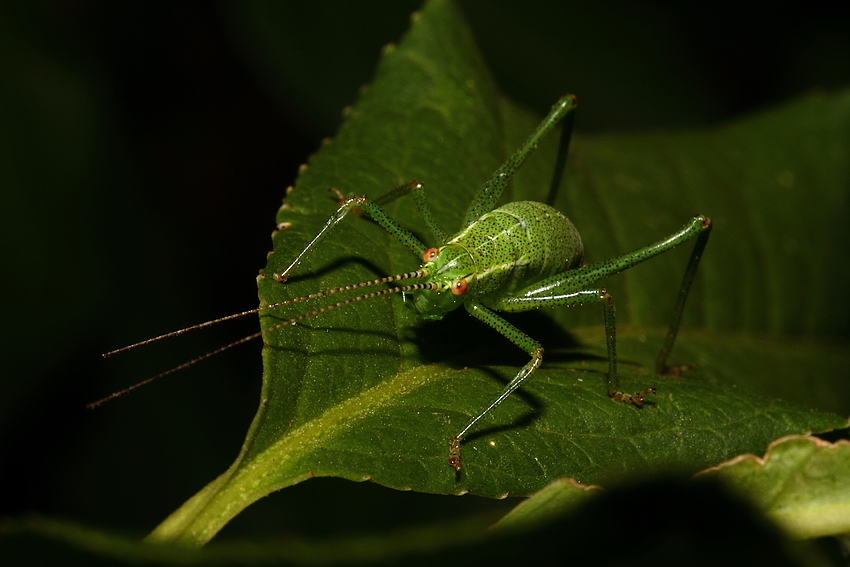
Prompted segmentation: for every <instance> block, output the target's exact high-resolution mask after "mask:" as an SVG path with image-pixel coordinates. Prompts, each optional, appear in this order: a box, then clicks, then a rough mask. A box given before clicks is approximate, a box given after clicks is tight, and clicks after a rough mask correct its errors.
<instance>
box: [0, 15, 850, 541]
mask: <svg viewBox="0 0 850 567" xmlns="http://www.w3.org/2000/svg"><path fill="white" fill-rule="evenodd" d="M281 4H282V5H281ZM292 4H293V5H292V6H291V7H290V6H289V3H277V2H250V3H241V2H204V1H191V2H165V1H148V2H138V3H129V2H107V1H91V0H89V1H86V0H78V1H70V2H69V1H58V0H57V1H45V0H42V1H34V2H25V1H11V2H4V3H3V4H2V5H0V58H2V59H0V65H2V67H0V236H2V246H3V255H2V261H0V270H2V271H0V275H1V276H2V280H0V281H2V284H0V285H2V288H0V289H2V290H3V293H2V298H3V299H2V301H3V327H2V332H3V337H2V338H3V341H2V366H0V376H2V378H0V388H2V389H0V516H2V515H7V514H14V515H17V514H21V513H26V512H38V513H41V514H45V515H50V516H54V517H60V518H68V519H73V520H75V521H79V522H82V523H86V524H95V525H102V526H107V527H110V528H115V529H120V530H127V531H128V532H129V533H133V534H143V533H145V532H146V531H148V530H150V529H152V528H153V527H154V526H155V525H156V524H158V523H159V522H160V521H161V520H162V519H164V518H165V516H166V515H167V514H168V513H170V512H171V511H173V510H174V509H176V508H177V507H178V506H179V505H180V504H182V503H183V502H184V501H185V500H186V499H187V498H188V497H190V496H192V495H193V494H195V493H196V492H197V491H198V490H200V488H202V487H203V486H204V485H205V484H206V483H207V482H209V481H211V480H212V479H213V478H215V476H216V475H218V474H220V473H221V472H223V471H224V470H225V469H226V467H227V466H228V465H229V464H230V463H231V462H232V461H233V459H234V458H235V456H236V454H237V452H238V450H239V447H240V446H241V442H242V439H243V438H244V434H245V431H246V430H247V428H248V425H249V423H250V420H251V418H252V417H253V414H254V411H255V409H256V403H257V398H258V395H259V390H260V356H259V352H260V345H259V343H258V344H254V345H250V346H246V347H242V348H240V349H237V351H235V352H231V353H228V354H227V355H222V356H219V357H217V358H216V359H214V360H212V361H208V362H206V363H204V364H202V365H199V366H198V367H195V368H193V369H191V370H187V371H184V372H181V373H179V374H176V375H173V376H169V377H167V378H164V379H162V380H161V381H160V382H159V383H155V384H153V385H150V386H147V387H145V388H142V389H140V390H139V391H137V392H135V393H133V394H131V395H128V396H126V397H125V398H122V399H120V400H116V401H113V402H112V403H109V404H106V405H105V406H103V407H101V408H98V409H97V410H95V411H88V410H86V409H85V404H86V403H88V402H91V401H93V400H96V399H98V398H101V397H103V396H104V395H107V394H109V393H111V392H112V391H115V390H117V389H121V388H124V387H126V386H128V385H130V384H132V383H134V382H137V381H139V380H141V379H144V378H146V377H148V376H150V375H153V374H156V373H158V372H160V371H161V370H164V369H166V368H169V367H171V366H174V365H176V364H179V363H181V362H184V361H185V360H187V359H189V358H191V357H193V356H196V355H198V354H202V353H204V352H206V351H208V350H211V349H212V348H214V347H216V346H218V345H220V344H223V343H226V342H228V341H230V340H233V339H234V338H238V337H239V336H242V335H243V334H247V333H249V332H253V330H254V329H255V327H256V320H255V319H254V320H251V321H247V322H246V324H244V325H242V326H241V327H240V326H239V324H236V323H233V324H226V325H223V326H222V327H221V328H216V329H211V330H208V331H203V332H198V333H193V334H191V335H190V336H188V337H185V338H180V339H174V340H171V341H167V343H166V344H161V345H155V346H149V347H146V348H144V349H142V350H139V351H136V352H131V353H126V354H123V355H121V356H120V357H115V358H112V359H109V360H106V361H104V360H102V359H101V358H100V356H99V354H100V353H102V352H104V351H107V350H110V349H113V348H117V347H119V346H123V345H125V344H128V343H132V342H135V341H137V340H141V339H144V338H147V337H150V336H154V335H157V334H159V333H162V332H165V331H170V330H174V329H177V328H181V327H184V326H187V325H190V324H193V323H197V322H201V321H205V320H207V319H211V318H215V317H219V316H222V315H226V314H229V313H232V312H236V311H242V310H245V309H249V308H251V307H254V306H255V305H256V303H257V300H256V286H255V281H254V278H255V276H256V274H257V272H258V270H259V269H260V268H261V267H262V266H263V264H264V261H265V254H266V252H267V251H268V250H269V249H270V247H271V240H270V234H271V232H272V230H273V228H274V216H275V212H276V211H277V208H278V207H279V205H280V200H281V198H282V197H283V194H284V190H285V188H286V187H287V186H288V185H289V184H291V183H292V182H293V181H294V179H295V176H296V174H297V170H298V166H299V164H301V163H304V162H305V161H306V159H307V157H308V156H309V154H310V153H311V152H313V151H315V149H316V148H317V147H318V145H319V143H320V141H321V139H322V138H324V137H328V136H333V135H334V133H335V131H336V128H337V127H338V126H339V123H340V121H341V111H342V109H343V107H345V106H346V105H351V104H353V103H354V102H355V101H356V98H357V92H358V89H359V87H360V86H361V85H363V84H366V83H368V82H369V80H370V78H371V76H372V73H373V71H374V68H375V65H376V62H377V59H378V57H379V52H380V48H381V47H382V46H383V45H385V44H386V43H388V42H391V41H397V40H398V39H399V38H400V36H401V34H402V33H403V32H404V31H405V29H406V28H407V26H408V21H409V20H408V18H409V14H410V13H411V12H412V11H414V10H415V9H416V8H417V7H418V6H419V2H406V1H391V2H390V1H385V2H371V3H348V2H312V3H310V5H309V6H305V5H303V4H306V3H298V5H297V6H296V5H295V4H294V3H292ZM363 4H365V5H363ZM757 5H758V6H761V5H762V3H740V2H733V1H721V2H714V3H683V2H678V1H675V0H655V1H651V0H646V1H642V2H586V3H573V4H569V5H565V6H564V7H563V8H558V9H556V10H555V11H552V10H551V9H549V8H544V7H542V6H538V5H537V4H536V3H530V2H524V3H516V2H489V1H488V2H484V1H483V0H468V1H463V2H460V7H461V9H462V11H463V12H464V14H465V15H466V17H467V19H468V21H469V23H470V24H471V26H472V28H473V30H474V33H475V35H476V38H477V40H478V41H479V45H480V47H481V49H482V52H483V54H484V57H485V59H486V60H487V61H488V62H489V63H490V64H491V68H492V70H493V73H494V75H495V78H496V81H497V82H498V84H499V85H500V86H501V88H502V89H503V91H504V92H505V93H506V94H507V95H509V96H511V97H513V98H514V99H516V100H518V101H519V102H521V103H522V104H525V105H527V106H528V107H530V108H532V109H534V110H536V111H538V112H540V113H543V112H544V111H545V110H546V109H547V108H548V106H549V105H550V104H551V103H552V102H553V101H554V100H556V98H557V97H558V96H559V95H561V94H563V93H565V92H574V93H576V94H578V95H579V97H580V100H581V104H582V106H581V111H580V114H579V116H578V119H577V120H578V121H577V130H578V131H579V132H580V133H584V134H588V133H596V132H603V131H611V130H618V131H622V130H636V129H648V128H649V129H669V128H689V127H703V126H705V125H711V124H716V123H719V122H722V121H723V120H725V119H729V118H731V117H735V116H738V115H740V114H742V113H746V112H748V111H752V110H756V109H760V108H763V107H765V106H766V105H769V104H772V103H777V102H780V101H783V100H785V99H787V98H788V97H792V96H795V95H800V94H803V93H806V92H808V91H810V90H811V89H818V88H821V89H832V88H838V87H841V86H846V85H847V84H850V57H848V54H850V18H848V13H847V7H846V6H844V7H838V6H837V5H833V6H832V7H830V8H827V7H825V6H826V5H825V4H824V5H823V6H822V5H820V4H819V3H817V2H808V3H797V4H792V5H790V6H786V7H785V8H783V11H777V10H776V8H775V7H774V8H772V9H771V11H766V10H764V9H762V8H760V7H757ZM343 495H344V498H345V499H346V500H345V501H346V502H348V503H349V504H346V505H345V506H342V507H340V508H341V509H340V510H339V511H338V512H337V513H335V514H333V515H332V517H330V518H329V517H328V515H327V509H323V508H322V507H321V506H316V503H317V501H318V499H319V498H325V497H328V498H332V499H334V498H342V497H343ZM447 500H449V501H450V502H451V503H450V504H448V505H450V506H457V507H460V506H464V507H478V506H480V507H489V506H491V505H492V506H505V505H507V506H512V503H498V502H495V503H490V502H486V501H479V500H478V499H473V498H471V497H466V498H464V499H445V498H441V497H431V496H426V495H414V494H406V493H396V492H393V491H388V490H385V489H382V488H379V487H376V486H373V485H369V484H360V485H354V486H352V484H351V483H347V482H343V481H336V480H329V479H325V480H315V481H311V482H309V483H304V485H301V486H299V487H295V488H293V489H290V490H287V491H284V493H282V494H277V495H274V496H272V497H271V498H268V499H265V500H264V501H262V502H260V503H258V504H257V505H255V506H253V507H251V508H250V509H249V510H248V511H246V513H245V514H244V515H243V516H242V517H240V518H237V520H236V521H235V522H233V524H231V525H230V526H228V528H227V529H226V530H225V533H228V534H230V535H235V534H245V535H246V536H247V535H249V534H250V535H255V534H257V533H265V534H275V533H281V532H287V531H292V532H297V533H306V534H311V533H323V534H328V533H329V532H330V533H332V532H334V531H337V530H338V531H344V530H350V529H351V526H352V525H359V526H361V527H362V528H364V529H365V527H366V526H368V525H370V524H372V525H397V524H398V523H400V522H404V521H407V519H406V517H407V516H409V506H410V503H411V502H413V501H415V502H422V503H425V504H429V503H437V502H439V504H436V505H437V506H443V505H444V504H443V503H444V502H446V501H447ZM375 502H380V504H379V505H376V504H375ZM458 509H459V508H458ZM296 510H297V513H294V511H296ZM369 510H373V511H375V516H374V517H369V516H366V514H367V513H368V511H369ZM435 513H436V512H435ZM424 519H425V518H423V516H422V514H417V516H416V518H415V520H416V521H417V522H421V521H424ZM410 520H411V521H412V520H413V518H410Z"/></svg>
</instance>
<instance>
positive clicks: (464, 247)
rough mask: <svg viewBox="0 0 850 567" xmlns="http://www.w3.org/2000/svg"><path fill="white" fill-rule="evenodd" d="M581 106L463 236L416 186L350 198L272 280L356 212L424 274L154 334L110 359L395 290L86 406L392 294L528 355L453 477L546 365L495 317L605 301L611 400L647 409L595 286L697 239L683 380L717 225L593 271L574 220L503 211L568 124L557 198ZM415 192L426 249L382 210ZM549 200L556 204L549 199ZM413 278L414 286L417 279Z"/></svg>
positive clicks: (539, 206)
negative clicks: (498, 411)
mask: <svg viewBox="0 0 850 567" xmlns="http://www.w3.org/2000/svg"><path fill="white" fill-rule="evenodd" d="M575 107H576V99H575V97H574V96H572V95H567V96H564V97H563V98H561V99H560V100H559V101H558V102H557V103H556V104H555V105H554V106H553V107H552V110H551V111H550V112H549V114H548V115H547V116H546V118H544V119H543V122H541V123H540V125H539V126H538V127H537V128H536V129H535V130H534V132H533V133H532V134H531V135H530V136H529V137H528V139H527V140H526V141H525V142H524V143H523V144H522V146H520V147H519V149H517V150H516V151H515V152H514V154H513V155H512V156H511V157H510V158H509V159H508V160H507V161H506V162H505V163H504V164H503V165H502V166H501V167H500V168H499V169H497V170H496V171H495V172H494V173H493V174H492V175H491V176H490V178H489V179H487V181H486V182H485V183H484V185H483V186H482V188H481V189H480V190H479V191H478V193H477V194H476V195H475V197H474V198H473V200H472V203H471V204H470V205H469V208H468V209H467V210H466V213H465V215H464V219H463V224H462V228H461V230H460V232H458V233H457V234H454V235H451V236H449V235H447V234H446V233H445V232H443V230H442V229H441V228H440V227H439V226H438V225H437V222H436V220H435V219H434V216H433V215H432V214H431V210H430V207H429V205H428V201H427V198H426V195H425V190H424V188H423V185H422V184H421V183H419V182H418V181H410V182H409V183H406V184H404V185H402V186H400V187H397V188H396V189H394V190H393V191H390V192H389V193H387V194H386V195H384V196H382V197H380V198H378V199H369V198H367V197H365V196H357V197H351V198H348V199H345V200H344V202H342V203H341V204H340V206H339V208H338V209H337V211H336V212H335V213H334V214H333V215H332V216H331V217H330V219H328V221H327V223H326V224H325V226H324V227H323V228H322V229H321V230H320V231H319V233H318V234H317V235H316V236H315V237H314V238H313V239H312V240H311V241H310V243H309V244H307V246H306V247H305V248H304V249H303V250H302V251H301V252H300V253H299V254H298V255H297V256H296V257H295V259H294V260H293V261H292V263H291V264H290V265H289V267H287V268H286V269H285V270H284V271H283V272H281V273H279V274H274V276H273V277H274V279H275V280H276V281H277V282H280V283H284V282H286V280H287V279H288V278H289V277H290V275H291V273H292V271H293V270H294V269H295V268H296V266H298V264H299V263H300V262H301V260H302V259H303V258H304V257H305V256H306V255H307V254H308V253H309V252H310V251H311V250H312V249H313V248H314V247H315V246H316V245H317V244H319V242H321V241H322V240H323V239H324V238H325V237H326V236H327V235H328V234H329V232H330V231H331V229H333V228H334V227H335V226H336V225H337V224H338V223H339V222H341V221H342V220H343V219H344V218H345V217H346V216H347V215H348V214H349V213H350V212H352V211H353V210H356V211H360V212H362V213H365V214H367V215H368V216H370V217H371V218H372V220H374V221H375V222H376V223H377V224H378V225H380V226H381V227H382V228H384V229H385V230H386V231H387V232H389V233H390V234H391V235H392V236H394V237H395V238H397V239H398V240H399V241H401V242H402V243H403V244H404V245H405V246H407V247H408V248H409V249H410V250H411V251H413V252H414V253H415V254H416V255H418V256H419V257H421V258H422V262H423V263H422V265H421V267H420V268H419V269H417V270H414V271H412V272H407V273H404V274H397V275H394V276H388V277H385V278H380V279H376V280H371V281H366V282H361V283H357V284H352V285H348V286H343V287H337V288H333V289H328V290H325V291H321V292H318V293H314V294H311V295H307V296H304V297H298V298H295V299H290V300H287V301H283V302H279V303H274V304H271V305H266V306H264V307H261V308H258V309H251V310H249V311H244V312H242V313H237V314H234V315H230V316H228V317H223V318H221V319H216V320H213V321H208V322H206V323H201V324H200V325H195V326H192V327H188V328H186V329H181V330H179V331H175V332H173V333H168V334H165V335H161V336H159V337H154V338H152V339H148V340H146V341H142V342H140V343H136V344H134V345H130V346H127V347H124V348H121V349H118V350H116V351H112V352H109V353H106V354H105V355H104V356H110V355H112V354H115V353H117V352H121V351H124V350H128V349H131V348H134V347H137V346H141V345H144V344H148V343H150V342H153V341H156V340H159V339H162V338H166V337H171V336H175V335H179V334H182V333H185V332H187V331H190V330H194V329H198V328H201V327H206V326H208V325H212V324H215V323H220V322H222V321H227V320H230V319H235V318H237V317H243V316H245V315H249V314H253V313H258V312H260V311H265V310H267V309H273V308H275V307H280V306H282V305H288V304H292V303H296V302H300V301H306V300H308V299H317V298H320V297H324V296H327V295H333V294H336V293H340V292H344V291H350V290H353V289H358V288H366V287H372V286H378V285H383V284H399V282H404V283H401V285H393V286H391V287H388V288H384V289H381V290H378V291H373V292H370V293H365V294H361V295H358V296H356V297H353V298H350V299H346V300H344V301H340V302H337V303H334V304H331V305H326V306H324V307H321V308H319V309H314V310H312V311H308V312H305V313H302V314H301V315H298V316H297V317H293V318H292V319H289V320H287V321H283V322H281V323H279V324H277V325H275V326H273V327H271V328H270V329H266V330H265V331H261V332H258V333H255V334H253V335H250V336H247V337H244V338H242V339H240V340H238V341H235V342H233V343H231V344H229V345H225V346H223V347H221V348H219V349H216V350H214V351H212V352H210V353H207V354H205V355H203V356H201V357H198V358H195V359H193V360H190V361H188V362H186V363H184V364H181V365H180V366H177V367H175V368H173V369H171V370H168V371H166V372H163V373H162V374H159V375H157V376H154V377H151V378H148V379H147V380H145V381H143V382H140V383H138V384H136V385H134V386H131V387H130V388H127V389H125V390H122V391H120V392H117V393H115V394H112V395H111V396H108V397H106V398H104V399H102V400H99V401H97V402H94V403H92V404H89V407H94V406H97V405H99V404H101V403H103V402H105V401H107V400H110V399H112V398H115V397H117V396H120V395H122V394H124V393H126V392H129V391H130V390H133V389H135V388H138V387H139V386H142V385H144V384H146V383H148V382H150V381H152V380H154V379H156V378H159V377H160V376H164V375H166V374H170V373H171V372H174V371H176V370H180V369H182V368H185V367H187V366H190V365H192V364H195V363H196V362H198V361H200V360H203V359H205V358H208V357H210V356H213V355H215V354H218V353H220V352H222V351H224V350H227V349H229V348H231V347H233V346H236V345H238V344H242V343H244V342H247V341H249V340H252V339H255V338H257V337H260V336H262V335H263V334H265V333H268V332H270V331H273V330H276V329H279V328H282V327H285V326H287V325H292V324H294V323H296V322H298V321H301V320H302V319H306V318H308V317H312V316H314V315H317V314H319V313H323V312H325V311H328V310H330V309H335V308H337V307H342V306H345V305H350V304H352V303H356V302H359V301H363V300H366V299H371V298H374V297H380V296H383V295H388V294H391V293H403V294H409V295H411V296H412V301H407V302H406V303H407V304H409V305H411V306H412V308H413V309H414V310H415V311H416V312H417V313H418V314H419V316H420V317H421V318H423V319H429V320H438V319H442V318H443V317H444V316H445V315H446V314H447V313H448V312H449V311H452V310H454V309H457V308H458V307H460V306H461V305H463V307H464V308H465V309H466V310H467V312H468V313H469V314H470V315H472V316H473V317H475V318H476V319H479V320H480V321H482V322H484V323H486V324H487V325H490V326H491V327H492V328H494V329H495V330H496V331H498V332H499V333H501V334H502V335H504V336H505V337H506V338H508V339H509V340H510V341H511V342H513V343H514V344H515V345H517V346H518V347H519V348H521V349H522V350H524V351H525V352H526V353H528V355H529V356H530V357H531V359H530V360H529V362H528V363H527V364H526V365H525V366H523V367H522V368H521V369H520V370H519V372H518V373H517V374H516V376H514V377H513V379H512V380H510V382H508V384H507V385H506V386H505V387H504V389H503V390H502V391H501V392H500V393H499V394H498V395H497V396H496V397H495V398H494V399H493V401H492V402H491V403H490V404H488V405H487V407H485V408H483V409H482V410H481V411H480V412H479V413H478V414H477V415H475V416H474V417H473V418H472V419H471V420H470V421H469V422H468V423H467V424H466V425H465V426H464V427H463V428H461V429H460V430H459V431H458V433H456V434H455V435H454V436H453V437H452V438H451V440H450V442H449V459H448V464H449V465H450V466H452V467H453V468H454V469H455V471H456V473H460V470H461V468H462V464H461V444H462V442H463V440H464V438H465V436H466V435H467V434H468V433H469V431H470V430H471V429H472V428H473V427H474V426H475V424H476V423H478V421H479V420H480V419H481V418H483V417H484V416H485V415H487V414H488V413H489V412H490V411H492V410H493V409H494V408H495V407H496V406H498V405H499V404H500V403H501V402H502V401H504V400H505V399H506V398H507V397H508V396H510V394H511V393H512V392H513V391H514V390H516V389H517V388H518V387H519V386H520V385H521V384H522V382H523V381H524V380H525V379H526V378H528V377H529V376H531V375H532V374H533V373H534V371H535V370H537V368H538V367H539V366H540V364H541V363H542V361H543V347H541V346H540V343H538V342H537V341H536V340H534V339H533V338H531V337H530V336H528V335H527V334H525V333H524V332H522V331H520V330H519V329H518V328H516V327H515V326H514V325H512V324H511V323H509V322H508V321H506V320H505V319H504V318H503V317H501V316H500V315H499V314H498V313H497V312H498V311H505V312H511V311H513V312H516V311H528V310H531V309H538V308H540V307H558V306H560V307H571V306H578V305H583V304H586V303H600V304H601V305H602V312H603V315H604V323H605V335H606V343H607V350H608V373H607V381H608V395H609V397H610V398H611V399H612V400H614V401H618V402H624V403H627V404H635V405H641V404H642V403H643V400H644V397H645V396H646V395H648V394H651V393H655V389H654V388H652V387H649V388H646V389H645V390H643V391H641V392H637V393H626V392H622V391H620V390H619V389H618V387H617V341H616V327H615V323H614V299H613V298H612V297H611V295H610V294H609V293H608V292H607V291H605V288H604V287H595V286H594V284H595V282H596V281H598V280H600V279H602V278H604V277H607V276H611V275H613V274H617V273H619V272H622V271H623V270H626V269H628V268H630V267H632V266H634V265H636V264H639V263H641V262H643V261H645V260H648V259H650V258H652V257H653V256H657V255H658V254H661V253H663V252H666V251H668V250H671V249H672V248H674V247H676V246H678V245H679V244H682V243H683V242H685V241H687V240H690V239H691V238H694V237H696V243H695V245H694V249H693V252H692V253H691V257H690V260H689V262H688V265H687V267H686V268H685V275H684V278H683V280H682V284H681V286H680V287H679V294H678V298H677V301H676V304H675V306H674V308H673V317H672V320H671V322H670V327H669V330H668V333H667V337H666V339H665V341H664V344H663V346H662V348H661V352H660V353H659V354H658V357H657V359H656V361H655V367H656V371H657V372H658V373H659V374H665V373H666V374H669V373H673V374H680V373H681V371H682V370H683V367H680V366H672V367H671V366H668V365H667V359H668V356H669V354H670V351H671V350H672V348H673V344H674V342H675V340H676V334H677V332H678V329H679V322H680V320H681V317H682V312H683V310H684V306H685V301H686V299H687V296H688V291H689V289H690V287H691V283H692V282H693V280H694V276H695V275H696V271H697V266H698V265H699V261H700V258H701V256H702V253H703V250H704V249H705V245H706V243H707V242H708V237H709V234H710V232H711V220H710V219H708V218H707V217H704V216H702V215H697V216H695V217H693V218H692V219H691V220H690V221H689V222H688V223H687V224H686V225H685V226H684V227H683V228H681V229H680V230H678V231H677V232H674V233H673V234H671V235H670V236H668V237H666V238H663V239H662V240H659V241H658V242H655V243H653V244H650V245H648V246H644V247H642V248H638V249H637V250H634V251H632V252H629V253H627V254H623V255H621V256H617V257H616V258H612V259H610V260H606V261H603V262H598V263H595V264H590V265H582V257H583V253H584V247H583V244H582V241H581V237H580V236H579V233H578V231H577V230H576V228H575V226H573V224H572V222H570V220H569V219H568V218H567V217H565V216H564V215H563V214H561V213H560V212H559V211H557V210H556V209H554V208H552V207H551V206H549V205H546V204H543V203H538V202H533V201H519V202H513V203H508V204H506V205H503V206H500V207H497V206H496V202H497V201H498V199H499V197H500V196H501V195H502V192H503V191H504V189H505V187H506V186H507V184H508V183H509V182H510V180H511V179H512V178H513V176H514V174H515V173H516V171H517V169H518V168H519V167H520V166H521V165H522V163H523V162H524V161H525V159H526V158H527V157H528V155H529V154H531V152H533V151H534V150H535V148H536V147H537V144H538V143H539V142H540V140H541V139H542V138H543V137H545V136H546V135H547V134H548V133H549V132H550V131H551V130H552V129H553V128H554V127H555V126H556V125H557V124H558V123H559V122H560V121H562V120H564V119H565V118H567V120H565V127H564V133H563V135H562V138H561V149H560V153H559V159H558V163H557V165H556V174H555V179H554V180H553V184H552V195H553V194H554V191H555V190H556V189H557V185H558V182H559V180H560V174H561V169H562V166H563V163H564V161H565V159H564V158H565V156H566V151H567V148H568V146H569V139H570V134H571V130H572V128H571V125H572V120H571V118H572V113H573V111H574V110H575ZM406 194H412V195H413V198H414V200H415V202H416V205H417V208H418V209H419V213H420V215H421V216H422V219H423V220H424V222H425V224H426V225H427V226H428V228H429V230H430V231H431V232H432V233H433V236H434V239H435V242H436V245H435V246H433V247H428V246H426V245H425V244H423V243H422V242H421V241H420V240H419V239H418V238H417V237H416V236H414V235H413V233H411V232H410V231H409V230H407V229H405V228H403V227H402V226H400V225H399V224H397V223H396V222H395V221H394V220H393V219H392V218H391V217H390V216H389V215H387V214H386V213H385V212H384V211H383V209H382V208H381V205H383V204H385V203H388V202H390V201H392V200H394V199H397V198H398V197H401V196H403V195H406ZM550 201H551V198H550ZM411 280H418V281H417V282H415V283H414V282H411Z"/></svg>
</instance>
